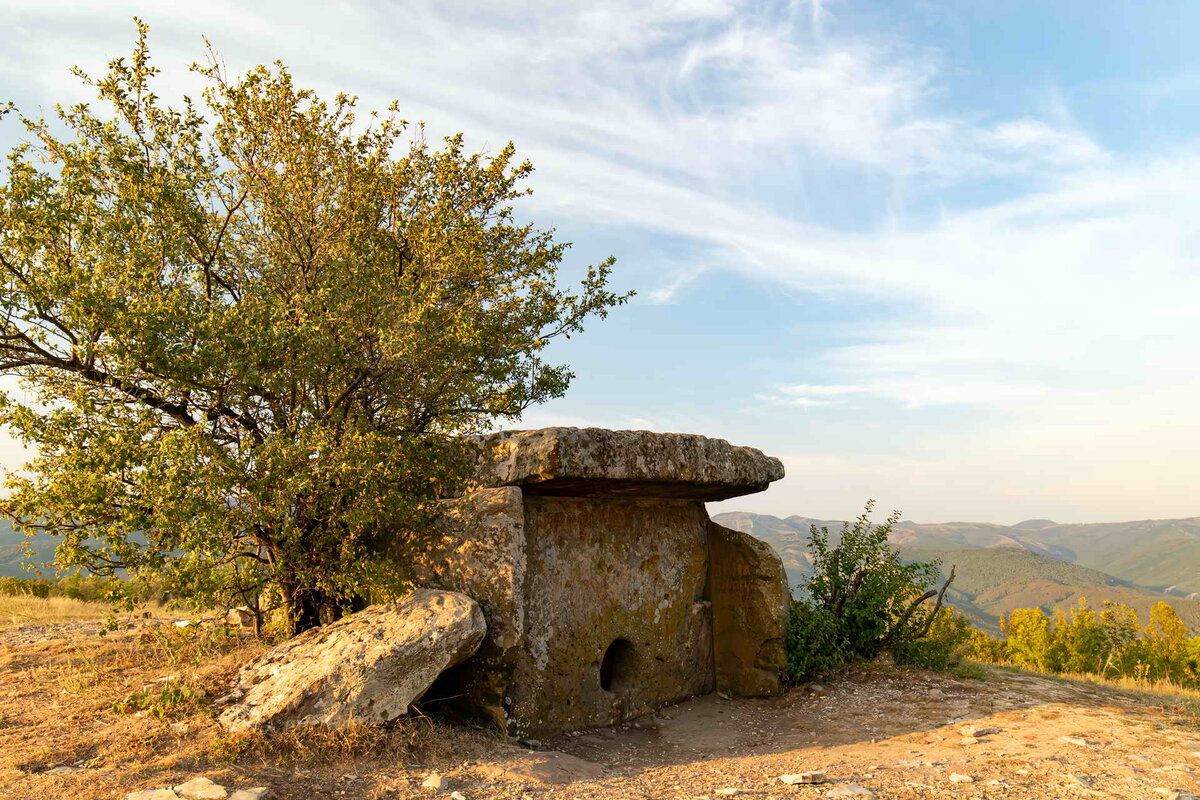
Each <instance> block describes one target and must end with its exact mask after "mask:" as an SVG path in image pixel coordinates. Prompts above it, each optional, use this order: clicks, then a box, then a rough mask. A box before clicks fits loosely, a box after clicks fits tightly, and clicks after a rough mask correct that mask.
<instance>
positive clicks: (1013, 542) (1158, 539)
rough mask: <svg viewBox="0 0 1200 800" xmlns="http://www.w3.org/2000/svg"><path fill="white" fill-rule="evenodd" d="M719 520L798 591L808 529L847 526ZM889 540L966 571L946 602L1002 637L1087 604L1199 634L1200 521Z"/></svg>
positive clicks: (947, 526)
mask: <svg viewBox="0 0 1200 800" xmlns="http://www.w3.org/2000/svg"><path fill="white" fill-rule="evenodd" d="M713 519H714V520H715V521H717V522H719V523H720V524H722V525H725V526H726V527H730V528H734V529H736V530H741V531H745V532H747V533H751V534H753V535H755V536H757V537H758V538H760V539H762V540H764V541H766V542H767V543H769V544H770V545H771V546H772V547H774V548H775V550H776V551H777V552H779V553H780V555H781V557H782V558H783V562H784V567H785V568H786V569H787V572H788V580H789V582H790V583H791V584H792V586H796V585H797V584H799V583H800V582H801V581H802V580H803V579H804V578H805V577H806V576H807V575H808V574H809V573H810V571H811V568H810V559H809V555H808V533H809V526H810V525H811V524H816V525H818V526H826V527H828V528H829V530H830V533H831V534H834V535H835V538H836V533H837V532H838V531H839V530H840V529H841V526H842V523H841V522H840V521H836V520H818V519H812V518H809V517H801V516H798V515H797V516H791V517H787V518H786V519H780V518H779V517H773V516H770V515H766V514H750V513H746V512H731V513H725V514H717V515H716V516H714V517H713ZM890 538H891V541H892V543H893V544H894V545H896V546H897V548H898V549H899V550H900V552H901V554H902V555H904V556H905V557H906V558H911V559H913V560H928V559H938V560H940V561H942V562H943V565H944V568H945V569H946V570H948V569H949V567H950V566H951V565H957V568H958V569H957V577H956V579H955V582H954V587H953V588H952V589H951V591H950V592H949V593H948V595H947V597H948V599H949V600H950V601H951V602H952V603H953V605H954V606H955V607H957V608H958V609H960V610H961V611H962V612H963V613H964V614H966V615H967V616H968V617H969V618H970V619H971V620H972V622H973V623H974V624H975V625H977V626H979V627H981V628H983V629H985V630H989V631H993V632H995V631H996V630H997V627H996V623H997V619H998V618H999V616H1000V615H1002V614H1007V613H1008V612H1010V611H1012V610H1013V609H1016V608H1033V607H1037V608H1042V609H1044V610H1046V611H1047V612H1050V611H1053V610H1054V609H1055V608H1059V607H1063V606H1069V605H1072V604H1073V603H1075V602H1076V601H1078V600H1079V599H1080V598H1086V599H1087V600H1089V601H1091V602H1092V603H1093V604H1100V603H1102V602H1103V601H1105V600H1112V601H1116V602H1120V603H1124V604H1125V605H1127V606H1129V607H1131V608H1134V609H1136V610H1137V611H1138V613H1139V614H1140V615H1142V616H1143V617H1146V616H1147V615H1148V614H1149V610H1150V607H1151V606H1152V605H1153V604H1154V603H1155V602H1157V601H1159V600H1163V599H1168V600H1169V602H1170V603H1171V605H1172V606H1174V607H1175V609H1176V611H1177V612H1178V613H1179V616H1180V617H1181V618H1182V619H1183V620H1184V621H1185V622H1186V623H1187V624H1188V625H1189V626H1190V627H1191V628H1192V629H1193V630H1200V600H1197V599H1196V598H1194V597H1187V596H1186V595H1185V592H1193V591H1197V590H1200V569H1198V567H1200V518H1191V519H1184V520H1147V521H1143V522H1128V523H1111V524H1109V523H1105V524H1092V525H1059V524H1058V523H1055V522H1052V521H1050V520H1028V521H1026V522H1022V523H1019V524H1017V525H1012V526H1005V525H997V524H992V523H975V522H948V523H940V524H919V523H914V522H909V521H904V522H900V523H899V524H897V525H896V526H895V527H894V528H893V531H892V536H891V537H890ZM1147 576H1149V578H1148V577H1147ZM1172 584H1174V585H1173V586H1172ZM1163 589H1167V591H1166V592H1163V591H1162V590H1163Z"/></svg>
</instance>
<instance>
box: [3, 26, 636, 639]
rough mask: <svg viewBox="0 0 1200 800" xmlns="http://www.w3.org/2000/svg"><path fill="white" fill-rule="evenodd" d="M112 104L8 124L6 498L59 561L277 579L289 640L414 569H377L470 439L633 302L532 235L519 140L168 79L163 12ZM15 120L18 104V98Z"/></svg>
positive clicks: (170, 577)
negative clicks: (190, 94)
mask: <svg viewBox="0 0 1200 800" xmlns="http://www.w3.org/2000/svg"><path fill="white" fill-rule="evenodd" d="M135 22H136V23H137V28H138V34H139V35H138V42H137V45H136V47H135V49H134V51H133V54H132V58H131V59H129V60H125V59H117V60H114V61H112V62H111V63H110V64H109V69H108V72H107V74H106V75H105V76H104V77H102V78H100V79H98V80H92V79H91V78H89V77H87V76H86V75H84V74H83V73H82V72H81V71H79V70H78V69H76V70H75V72H76V74H77V75H78V76H80V77H81V78H82V79H83V80H85V81H86V82H87V83H88V84H90V85H91V86H93V87H94V88H95V90H96V91H97V94H98V96H99V98H100V100H101V101H103V102H104V103H105V104H107V106H108V109H107V111H106V112H105V113H103V114H102V113H99V112H95V111H93V110H92V109H91V108H90V107H89V106H88V105H86V104H81V105H76V106H74V107H71V108H62V107H59V108H58V110H57V111H58V113H57V121H56V122H55V123H54V124H51V123H48V122H46V121H45V120H41V119H32V118H28V117H20V120H21V122H22V124H23V126H24V128H25V130H26V131H27V134H28V136H29V140H30V141H28V142H27V143H26V144H23V145H21V146H19V147H17V148H16V149H15V150H14V151H13V152H12V153H11V154H10V155H9V157H8V171H7V179H6V182H5V183H4V184H3V185H2V186H0V271H2V277H3V283H2V284H0V372H2V373H3V374H6V375H10V376H17V377H19V378H20V379H21V380H22V382H23V385H24V386H25V387H26V390H27V396H26V397H19V396H16V395H13V394H10V395H9V396H7V397H5V398H4V399H3V401H2V402H0V422H3V423H4V424H7V425H8V426H10V427H11V428H12V429H13V430H14V431H15V432H16V434H17V435H18V436H19V437H20V438H21V439H22V440H23V441H24V442H26V443H28V444H30V445H33V446H34V447H35V448H36V451H37V456H36V457H35V458H34V459H33V460H32V461H31V463H30V464H28V465H26V468H25V471H23V472H22V473H18V474H14V475H10V478H9V484H10V487H11V494H10V496H9V497H8V498H6V499H5V500H4V502H3V507H2V508H0V510H2V511H3V513H5V514H6V515H8V516H9V517H11V518H12V519H14V520H15V521H16V522H17V523H18V524H19V525H20V526H22V527H23V529H24V530H25V531H26V532H34V531H43V530H44V531H49V532H50V533H52V534H55V535H58V536H60V537H61V541H60V543H59V545H58V547H57V553H56V560H57V562H58V564H59V565H61V566H64V567H67V566H82V567H86V568H87V569H89V570H91V571H93V572H94V573H97V574H100V575H107V576H113V575H117V574H118V573H119V571H120V570H131V571H133V572H134V573H150V574H154V575H156V576H157V577H158V578H159V579H161V580H163V581H164V586H165V588H166V590H167V591H168V592H171V593H174V594H175V595H176V596H179V595H181V594H182V595H186V596H188V597H191V598H195V599H197V600H199V601H202V602H216V601H219V600H224V601H229V602H250V603H251V604H252V605H255V607H256V608H257V605H256V604H255V603H256V601H257V599H258V598H260V597H263V596H269V595H272V594H276V595H278V596H279V598H280V601H281V602H282V604H283V605H284V607H285V608H287V609H288V616H289V628H290V630H291V631H293V632H294V631H299V630H303V629H305V628H308V627H311V626H313V625H317V624H320V623H322V622H325V621H328V620H330V619H332V618H334V617H336V616H338V615H339V614H341V613H342V612H343V611H344V610H346V609H347V608H349V607H351V606H352V605H353V604H354V603H356V602H358V601H359V600H360V598H362V597H364V596H371V597H382V596H387V595H388V594H389V593H394V592H395V591H398V590H399V589H400V588H402V587H403V585H404V575H403V569H397V568H396V567H395V566H394V565H386V564H382V563H380V561H379V560H378V559H375V558H372V553H374V552H376V551H377V549H378V547H379V545H380V544H381V541H382V540H383V539H384V538H385V537H386V536H387V535H388V532H389V531H390V530H396V529H404V530H418V529H420V528H421V527H422V526H423V525H425V524H426V523H427V521H428V518H429V514H430V510H431V508H432V505H433V503H434V501H436V500H437V498H439V497H441V496H444V495H445V494H447V493H449V492H452V491H454V489H455V487H456V486H457V485H459V483H460V482H461V481H462V480H463V479H464V478H465V477H466V475H467V467H468V459H467V457H466V454H465V452H464V449H463V445H462V440H461V437H462V436H463V435H464V434H470V433H473V432H477V431H479V430H482V429H485V428H487V427H489V426H490V425H491V424H492V423H493V421H494V420H496V419H498V418H502V419H511V418H514V417H516V416H517V415H519V414H520V413H521V412H522V411H523V410H524V409H526V408H528V407H529V406H531V405H533V404H536V403H541V402H543V401H545V400H547V399H550V398H554V397H558V396H560V395H561V394H563V392H564V391H565V390H566V388H567V386H568V383H569V382H570V379H571V378H572V374H571V372H570V371H569V369H568V368H567V367H565V366H561V365H549V364H546V363H544V362H543V361H542V359H541V355H540V354H541V352H542V350H543V349H544V348H545V347H546V346H547V344H548V343H549V342H551V341H552V340H554V339H555V338H557V337H562V336H569V335H571V334H573V333H576V332H579V331H581V330H582V326H583V322H584V321H585V319H587V318H588V317H591V316H598V317H604V316H605V315H606V312H607V310H608V309H610V308H611V307H613V306H615V305H618V304H620V303H622V302H624V301H625V300H626V299H627V297H628V295H617V294H614V293H613V292H611V291H609V290H608V288H607V284H608V280H609V276H610V271H611V267H612V263H613V261H612V259H611V258H610V259H608V260H607V261H605V262H603V263H601V264H599V265H598V266H594V267H589V268H588V269H587V271H586V274H585V275H584V276H583V277H582V280H581V283H580V284H579V287H578V288H577V289H574V290H571V291H567V290H565V289H562V288H559V285H558V282H557V278H556V275H557V270H558V267H559V265H560V263H561V261H562V259H563V256H564V251H565V249H566V247H567V245H566V244H562V243H558V242H556V241H555V240H554V238H553V232H552V231H543V230H539V229H536V228H535V227H533V226H532V225H529V224H523V223H521V222H518V221H517V219H516V218H515V216H514V211H513V207H512V203H513V202H514V201H515V200H516V199H518V198H519V197H521V196H523V195H525V194H527V193H528V190H527V189H524V188H522V185H523V182H524V181H525V179H526V178H527V177H528V176H529V174H530V172H531V170H532V167H531V166H530V165H529V164H528V163H521V162H518V161H517V160H516V154H515V150H514V148H513V145H512V144H511V143H510V144H508V145H507V146H505V147H503V148H502V149H500V150H499V152H497V153H495V154H494V155H493V156H491V157H486V156H484V155H479V154H469V153H468V152H467V151H466V149H465V146H464V141H463V138H462V136H461V135H460V136H454V137H450V138H447V139H446V140H445V143H444V146H443V147H441V148H440V149H438V148H435V147H432V146H430V145H429V144H428V143H427V141H426V139H425V137H424V134H423V128H421V127H419V126H418V127H415V128H414V127H411V126H408V125H407V123H405V122H404V121H403V120H401V119H400V118H399V117H398V112H397V107H396V105H395V104H394V103H393V104H392V106H391V107H390V108H389V109H388V111H387V112H385V113H383V114H378V113H371V114H370V115H369V116H367V117H365V118H359V117H357V116H356V113H355V109H356V100H355V98H353V97H350V96H347V95H342V94H339V95H338V96H337V97H336V98H334V99H333V100H332V101H330V102H326V101H324V100H322V99H320V98H319V97H318V96H317V95H316V94H315V93H314V92H312V91H311V90H307V89H302V88H298V87H297V86H295V85H294V83H293V81H292V77H291V75H290V74H289V72H288V70H287V69H286V67H284V66H283V65H282V64H279V63H276V64H275V66H274V67H273V68H267V67H258V68H256V69H253V70H251V71H250V72H248V73H246V74H245V75H243V76H241V77H236V78H231V77H229V76H228V75H227V74H226V72H225V71H224V69H223V68H222V67H220V65H219V62H218V60H217V59H216V57H215V54H213V52H212V51H211V49H210V51H209V53H210V63H209V64H208V65H207V66H196V65H193V68H192V69H193V70H194V71H196V72H197V73H198V74H199V75H200V76H201V78H202V80H203V81H204V83H205V87H206V88H205V90H204V92H203V96H202V99H201V101H200V102H194V101H193V100H191V99H189V98H186V97H185V98H183V100H182V102H181V103H180V104H177V105H176V106H169V105H166V104H164V103H163V101H162V100H161V99H160V98H159V97H158V95H156V94H155V93H154V91H153V79H154V76H155V75H156V73H157V72H158V70H157V69H156V68H155V67H153V66H151V63H150V51H149V48H148V46H147V27H146V26H145V25H144V24H143V23H141V21H137V20H135ZM6 110H7V111H12V110H13V109H12V108H11V106H10V107H8V108H7V109H6Z"/></svg>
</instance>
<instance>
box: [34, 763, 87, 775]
mask: <svg viewBox="0 0 1200 800" xmlns="http://www.w3.org/2000/svg"><path fill="white" fill-rule="evenodd" d="M72 772H83V770H82V769H81V768H79V767H68V766H66V765H63V766H61V767H52V768H51V769H48V770H46V771H45V772H43V773H42V774H43V775H70V774H71V773H72Z"/></svg>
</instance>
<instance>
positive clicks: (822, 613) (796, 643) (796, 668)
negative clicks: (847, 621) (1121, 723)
mask: <svg viewBox="0 0 1200 800" xmlns="http://www.w3.org/2000/svg"><path fill="white" fill-rule="evenodd" d="M785 641H786V646H787V673H788V676H789V677H791V678H792V679H793V680H795V681H804V680H808V679H810V678H814V677H816V676H817V675H820V674H821V673H822V672H827V671H829V670H830V669H833V668H834V667H836V666H837V665H838V664H840V663H842V662H843V661H845V660H846V658H847V653H846V637H845V636H844V635H843V633H842V626H841V624H840V622H839V621H838V619H837V618H836V617H834V616H833V614H832V613H830V611H829V610H828V609H826V608H824V607H823V606H818V605H814V604H813V603H811V602H809V601H805V600H794V601H793V602H792V607H791V613H790V614H789V615H788V624H787V634H786V639H785Z"/></svg>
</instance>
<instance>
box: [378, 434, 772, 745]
mask: <svg viewBox="0 0 1200 800" xmlns="http://www.w3.org/2000/svg"><path fill="white" fill-rule="evenodd" d="M476 444H477V446H478V452H479V469H478V478H479V484H480V487H481V488H479V489H477V490H476V491H473V492H470V493H468V494H466V495H464V496H462V497H459V498H455V499H453V500H449V501H446V502H445V503H444V508H443V513H442V517H441V523H440V525H439V531H438V535H437V536H435V537H433V539H432V540H430V539H425V540H422V541H421V542H420V543H419V544H418V543H415V542H412V543H403V542H402V543H399V544H398V546H397V548H396V554H397V557H398V558H400V559H403V561H404V563H405V564H406V568H408V569H410V570H412V571H413V572H414V574H415V577H416V579H417V580H418V581H420V582H421V583H422V584H423V585H427V586H438V587H441V588H445V589H451V590H454V591H459V592H463V593H465V594H467V595H469V596H471V597H473V598H474V599H475V600H477V601H478V602H479V604H480V606H481V608H482V609H483V613H484V616H485V617H486V619H487V628H488V632H487V636H486V638H485V640H484V642H483V644H482V645H481V646H480V648H479V650H478V652H477V653H476V654H475V655H474V656H473V657H471V658H470V659H468V660H467V661H465V662H464V663H463V664H461V665H460V666H458V667H456V668H455V669H453V670H451V671H450V672H448V673H447V674H446V675H444V676H442V678H441V679H439V681H438V682H437V683H435V684H434V686H433V688H432V689H431V690H430V691H429V692H428V693H427V695H426V697H427V699H428V700H429V701H436V700H439V699H442V698H450V702H451V703H452V704H453V705H455V706H457V707H458V708H459V709H461V710H465V711H467V712H470V713H473V714H477V715H483V716H486V717H489V718H490V719H492V720H493V721H494V722H495V723H496V724H497V725H499V726H500V727H501V728H503V729H504V730H506V731H507V732H509V733H510V734H513V735H523V736H528V735H541V734H547V733H553V732H558V731H565V730H576V729H580V728H587V727H594V726H601V725H611V724H615V723H619V722H621V721H623V720H627V719H631V718H634V717H637V716H640V715H642V714H645V713H647V712H650V711H653V710H655V709H657V708H660V707H662V706H664V705H667V704H670V703H673V702H677V701H679V700H683V699H685V698H688V697H693V696H696V695H700V694H704V693H707V692H710V691H713V690H714V689H722V690H726V691H730V692H734V693H737V694H745V695H767V694H773V693H776V692H778V691H780V690H781V688H782V686H781V667H782V663H783V660H782V652H783V651H782V636H783V618H784V614H785V612H786V603H787V597H788V595H787V588H786V583H785V581H784V577H783V567H782V564H781V563H780V561H779V558H778V557H777V556H775V554H774V553H773V552H772V551H771V550H770V548H769V547H766V546H763V547H757V546H756V542H754V541H753V540H751V539H750V537H745V536H744V535H743V534H738V533H737V532H735V531H728V530H727V529H724V528H721V527H720V526H714V525H713V524H712V523H711V522H710V521H709V519H708V514H707V512H706V511H705V508H704V502H705V501H708V500H721V499H726V498H729V497H735V496H738V495H743V494H749V493H752V492H757V491H761V490H763V489H765V488H766V487H767V485H769V484H770V483H771V482H772V481H774V480H778V479H779V478H781V477H782V476H783V467H782V465H781V464H780V462H779V461H778V460H777V459H774V458H770V457H768V456H765V455H763V454H762V453H761V452H759V451H758V450H754V449H752V448H747V447H734V446H732V445H730V444H729V443H728V442H725V441H723V440H720V439H708V438H706V437H703V436H692V435H684V434H659V433H651V432H647V431H609V430H602V429H595V428H588V429H575V428H547V429H544V430H537V431H519V432H504V433H498V434H494V435H491V436H487V437H483V438H481V439H480V440H478V442H476ZM747 540H749V541H747Z"/></svg>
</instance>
